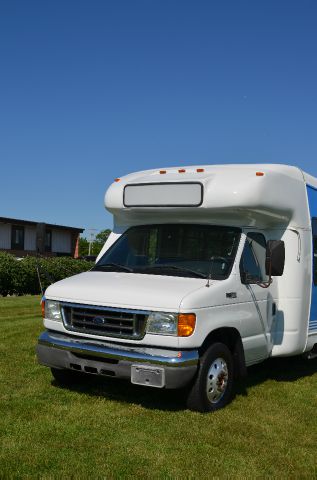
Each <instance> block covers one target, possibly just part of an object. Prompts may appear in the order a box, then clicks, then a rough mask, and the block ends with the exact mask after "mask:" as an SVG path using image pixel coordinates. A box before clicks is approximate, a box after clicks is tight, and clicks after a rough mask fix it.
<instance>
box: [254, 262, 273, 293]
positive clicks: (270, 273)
mask: <svg viewBox="0 0 317 480" xmlns="http://www.w3.org/2000/svg"><path fill="white" fill-rule="evenodd" d="M272 283H273V278H272V259H271V260H270V269H269V279H268V281H267V282H256V284H257V285H259V287H261V288H269V286H270V285H272Z"/></svg>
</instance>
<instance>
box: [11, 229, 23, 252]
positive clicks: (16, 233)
mask: <svg viewBox="0 0 317 480" xmlns="http://www.w3.org/2000/svg"><path fill="white" fill-rule="evenodd" d="M11 248H12V250H24V227H20V226H17V225H12V230H11Z"/></svg>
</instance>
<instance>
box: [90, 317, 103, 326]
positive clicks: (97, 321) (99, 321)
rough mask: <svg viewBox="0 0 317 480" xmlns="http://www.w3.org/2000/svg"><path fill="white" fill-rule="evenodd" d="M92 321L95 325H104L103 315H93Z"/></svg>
mask: <svg viewBox="0 0 317 480" xmlns="http://www.w3.org/2000/svg"><path fill="white" fill-rule="evenodd" d="M92 321H93V323H95V324H96V325H104V324H105V323H106V319H105V318H104V317H94V318H93V319H92Z"/></svg>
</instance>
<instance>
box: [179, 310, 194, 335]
mask: <svg viewBox="0 0 317 480" xmlns="http://www.w3.org/2000/svg"><path fill="white" fill-rule="evenodd" d="M195 325H196V315H195V314H194V313H180V314H179V315H178V331H177V335H178V336H179V337H189V336H190V335H191V334H192V333H193V331H194V330H195Z"/></svg>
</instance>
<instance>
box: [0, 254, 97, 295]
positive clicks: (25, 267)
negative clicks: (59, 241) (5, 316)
mask: <svg viewBox="0 0 317 480" xmlns="http://www.w3.org/2000/svg"><path fill="white" fill-rule="evenodd" d="M93 265H94V264H93V263H92V262H86V261H84V260H76V259H74V258H70V257H52V258H44V257H39V258H38V257H25V258H23V259H21V260H17V259H16V258H15V257H13V255H10V254H9V253H5V252H0V295H8V294H10V295H12V294H16V295H25V294H31V295H36V294H39V293H41V289H40V284H39V278H38V276H40V279H41V284H42V287H43V290H45V289H46V288H47V287H48V286H49V285H50V284H51V283H54V282H57V281H58V280H62V279H63V278H66V277H70V276H72V275H76V274H77V273H81V272H84V271H87V270H90V268H91V267H92V266H93ZM38 272H39V273H38Z"/></svg>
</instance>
